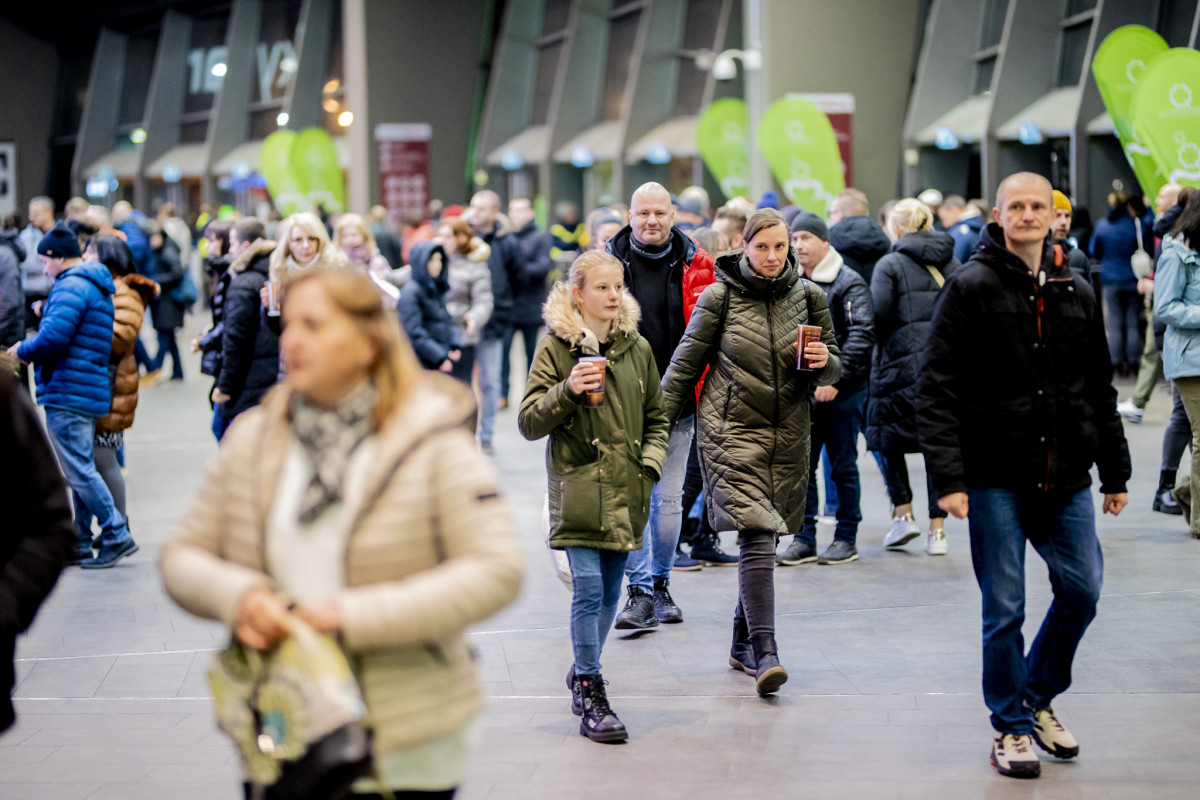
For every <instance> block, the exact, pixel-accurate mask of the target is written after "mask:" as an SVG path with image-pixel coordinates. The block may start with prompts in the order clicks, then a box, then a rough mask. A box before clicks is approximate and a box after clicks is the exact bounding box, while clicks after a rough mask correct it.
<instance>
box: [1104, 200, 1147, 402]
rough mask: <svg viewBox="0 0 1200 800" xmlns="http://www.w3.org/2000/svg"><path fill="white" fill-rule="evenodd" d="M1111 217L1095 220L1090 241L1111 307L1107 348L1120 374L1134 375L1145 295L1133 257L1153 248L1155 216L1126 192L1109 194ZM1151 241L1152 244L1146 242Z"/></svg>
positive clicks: (1105, 298) (1109, 214)
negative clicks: (1142, 293) (1134, 268)
mask: <svg viewBox="0 0 1200 800" xmlns="http://www.w3.org/2000/svg"><path fill="white" fill-rule="evenodd" d="M1108 205H1109V212H1108V217H1107V218H1105V219H1102V220H1100V221H1099V222H1097V223H1096V229H1095V231H1094V232H1093V233H1092V241H1091V243H1090V244H1089V245H1088V249H1089V250H1091V253H1092V258H1094V259H1096V260H1097V261H1099V262H1100V280H1101V283H1102V284H1103V286H1104V304H1105V306H1106V307H1107V309H1108V351H1109V356H1110V358H1111V359H1112V364H1113V370H1114V371H1115V374H1116V375H1117V377H1129V378H1132V377H1135V376H1136V370H1137V367H1136V365H1137V362H1138V359H1139V354H1140V353H1141V350H1142V342H1141V326H1140V319H1141V309H1142V305H1143V304H1142V299H1141V295H1139V294H1138V291H1137V282H1138V279H1137V276H1136V275H1134V273H1133V267H1132V266H1130V259H1131V258H1132V257H1133V254H1134V253H1136V252H1137V251H1139V250H1144V251H1146V252H1147V253H1149V252H1150V251H1152V250H1153V243H1152V241H1151V232H1152V229H1153V224H1154V220H1153V218H1152V217H1151V216H1150V215H1149V214H1148V213H1147V211H1146V208H1145V206H1144V205H1143V204H1142V200H1141V198H1140V197H1129V196H1127V195H1126V194H1125V193H1124V192H1114V193H1112V194H1110V195H1109V196H1108ZM1147 242H1150V244H1147Z"/></svg>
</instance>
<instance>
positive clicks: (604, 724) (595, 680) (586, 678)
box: [575, 673, 629, 744]
mask: <svg viewBox="0 0 1200 800" xmlns="http://www.w3.org/2000/svg"><path fill="white" fill-rule="evenodd" d="M575 680H577V681H579V686H580V691H581V694H582V696H583V719H581V720H580V721H579V735H580V736H586V737H587V738H589V739H591V740H592V741H593V742H605V743H609V744H614V743H617V742H624V741H626V740H627V739H628V738H629V733H628V731H626V730H625V723H623V722H621V720H620V719H618V718H617V715H616V713H615V712H613V710H612V707H611V706H609V704H608V693H607V692H605V691H604V686H605V683H606V681H605V680H604V678H603V677H602V676H601V675H600V674H599V673H597V674H595V675H576V676H575Z"/></svg>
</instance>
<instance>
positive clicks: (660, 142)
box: [625, 117, 700, 164]
mask: <svg viewBox="0 0 1200 800" xmlns="http://www.w3.org/2000/svg"><path fill="white" fill-rule="evenodd" d="M698 123H699V117H676V118H675V119H669V120H667V121H666V122H664V123H662V124H661V125H659V126H658V127H656V128H655V129H654V130H652V131H650V132H649V133H647V134H646V135H645V136H643V137H642V138H640V139H638V140H637V141H636V142H634V143H633V145H632V146H630V147H629V148H628V149H627V150H626V151H625V161H626V162H627V163H630V164H632V163H634V162H637V161H648V160H649V159H650V156H651V150H653V149H656V148H659V147H661V148H664V149H665V150H666V152H667V154H669V155H671V156H672V157H675V156H695V155H698V154H699V152H700V151H699V150H698V149H697V147H696V125H697V124H698Z"/></svg>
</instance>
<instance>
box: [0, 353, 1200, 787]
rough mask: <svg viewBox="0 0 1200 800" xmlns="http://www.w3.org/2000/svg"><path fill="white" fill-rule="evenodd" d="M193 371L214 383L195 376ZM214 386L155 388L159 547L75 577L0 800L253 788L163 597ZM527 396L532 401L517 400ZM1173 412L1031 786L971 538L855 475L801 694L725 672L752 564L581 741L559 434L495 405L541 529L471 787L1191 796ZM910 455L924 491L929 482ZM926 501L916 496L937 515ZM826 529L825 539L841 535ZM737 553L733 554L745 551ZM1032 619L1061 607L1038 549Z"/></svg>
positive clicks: (818, 578)
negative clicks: (1057, 746) (599, 738)
mask: <svg viewBox="0 0 1200 800" xmlns="http://www.w3.org/2000/svg"><path fill="white" fill-rule="evenodd" d="M190 375H191V376H196V375H197V373H196V371H195V369H194V368H193V369H192V370H191V372H190ZM207 388H208V384H207V383H206V382H205V381H202V380H201V379H200V378H198V377H191V379H190V380H189V381H187V382H186V383H183V384H167V385H161V386H158V387H154V388H152V389H150V390H147V391H146V392H145V393H144V395H143V400H142V404H141V406H140V407H139V411H138V414H139V416H138V424H137V426H136V427H135V428H134V430H133V431H132V433H131V434H130V435H129V437H128V450H129V474H128V482H129V495H130V503H131V519H132V523H133V525H134V530H135V534H136V536H137V538H138V541H139V542H140V543H141V545H142V551H141V553H140V554H138V555H137V556H135V557H134V558H133V559H131V560H130V561H129V562H127V563H125V564H123V565H122V566H120V567H119V568H117V569H113V570H110V571H106V572H97V573H84V572H80V571H79V570H71V571H69V572H68V573H67V574H66V575H65V576H64V578H63V580H62V582H61V583H60V585H59V587H58V589H57V590H56V592H55V594H54V595H53V597H52V598H51V600H50V601H49V603H48V604H47V605H46V607H45V608H44V609H43V611H42V613H41V615H40V616H39V618H38V620H37V623H36V624H35V626H34V628H33V629H32V631H31V632H30V633H29V635H28V636H26V637H25V638H24V639H23V640H22V641H21V644H20V648H19V653H18V657H19V658H20V661H19V662H18V664H17V667H18V673H17V674H18V680H19V681H20V683H19V685H18V687H17V690H16V697H17V698H18V699H17V707H18V711H19V713H20V715H21V718H20V721H19V722H18V724H17V725H16V727H15V728H14V729H13V730H12V731H10V732H9V733H8V734H6V735H5V736H3V737H0V798H5V800H10V799H11V800H33V798H55V800H72V799H74V798H78V799H79V800H83V798H87V799H88V800H102V799H103V798H114V799H117V798H119V799H120V800H135V799H137V798H148V799H149V798H153V799H154V800H158V799H159V798H170V799H171V800H190V799H191V798H196V799H197V800H199V799H200V798H203V800H225V799H228V800H232V799H233V798H236V797H239V796H240V793H239V790H238V788H237V786H238V780H239V778H238V776H239V768H238V764H237V761H236V757H235V755H234V752H233V750H232V748H231V747H230V746H229V744H228V743H227V742H226V741H225V739H224V738H223V736H222V735H221V734H220V733H218V732H216V730H215V729H214V725H213V718H212V713H211V707H210V701H209V700H208V699H207V697H208V691H207V687H206V684H205V670H206V668H207V666H208V663H209V661H210V659H211V657H212V651H214V650H215V649H217V648H220V647H221V646H222V645H223V644H224V642H225V639H226V638H227V634H226V632H225V631H223V630H221V629H220V628H219V627H218V626H215V625H213V624H210V623H207V622H203V621H200V620H196V619H193V618H191V617H189V616H187V615H186V614H184V613H183V612H182V611H180V610H179V609H177V608H176V607H175V606H174V605H173V604H172V603H171V602H170V600H168V599H167V598H166V596H165V595H164V594H163V591H162V589H161V587H160V585H159V582H158V576H157V573H156V570H155V559H156V556H157V553H158V550H159V547H160V545H161V543H162V542H163V540H164V539H165V538H166V536H167V535H168V533H169V531H170V528H171V525H172V523H173V522H174V521H175V520H176V519H177V518H178V517H179V516H180V515H181V514H182V513H183V511H184V508H185V504H186V503H187V502H189V499H190V497H191V496H192V494H193V492H194V490H195V488H196V484H197V481H198V480H199V477H200V474H201V469H202V467H203V464H204V462H205V460H206V459H207V458H208V457H209V456H210V455H211V454H212V452H213V451H214V445H213V444H212V442H211V438H210V436H209V434H208V427H207V423H208V420H207V413H206V411H207V405H206V403H205V402H204V393H205V391H206V390H207ZM514 397H516V394H515V393H514ZM1168 407H1169V398H1167V396H1166V393H1165V392H1163V391H1160V393H1159V394H1158V395H1157V396H1156V397H1155V399H1154V401H1153V404H1152V406H1151V408H1150V411H1149V412H1148V413H1147V416H1146V422H1145V423H1143V424H1142V425H1140V426H1132V425H1131V426H1129V428H1128V432H1129V434H1130V437H1131V444H1132V447H1133V452H1134V463H1135V468H1136V475H1135V479H1134V483H1133V487H1132V488H1133V491H1132V494H1131V496H1132V505H1131V506H1130V508H1129V509H1128V511H1127V512H1126V513H1125V514H1124V515H1122V516H1121V517H1120V518H1119V519H1113V518H1111V517H1106V518H1104V519H1103V520H1102V521H1101V523H1100V525H1101V536H1102V540H1103V542H1104V547H1105V553H1106V558H1107V571H1106V583H1105V589H1104V598H1103V600H1102V601H1101V605H1100V614H1099V617H1098V618H1097V620H1096V622H1095V624H1094V625H1093V626H1092V628H1091V630H1090V631H1089V633H1088V635H1087V637H1086V638H1085V640H1084V643H1083V646H1082V648H1081V649H1080V653H1079V658H1078V660H1077V662H1076V667H1077V668H1076V671H1075V685H1074V688H1073V690H1072V691H1071V692H1070V693H1069V694H1067V695H1065V696H1064V697H1062V698H1061V699H1060V700H1059V701H1058V703H1057V704H1056V707H1057V709H1058V711H1059V713H1060V715H1061V716H1062V718H1063V720H1064V722H1066V723H1067V724H1068V725H1069V726H1070V727H1071V729H1072V731H1073V732H1074V733H1075V734H1076V735H1077V736H1078V738H1079V739H1080V740H1081V743H1082V749H1083V752H1082V755H1081V756H1080V758H1079V759H1078V761H1077V762H1075V763H1054V762H1050V761H1049V760H1047V763H1045V764H1044V767H1043V774H1042V778H1041V779H1040V780H1039V781H1036V782H1033V783H1024V782H1016V781H1012V780H1008V779H1004V778H1000V777H998V776H996V775H995V774H994V773H993V771H992V769H991V767H989V766H988V763H987V752H988V747H989V743H990V729H989V726H988V722H987V711H986V709H985V708H984V706H983V702H982V699H981V697H980V694H979V673H980V653H979V600H978V592H977V590H976V587H975V584H974V578H973V575H972V572H971V564H970V558H969V555H968V550H967V542H966V529H965V525H964V524H963V523H956V522H952V523H951V524H950V526H949V529H948V530H949V532H950V554H949V555H948V556H947V557H945V558H928V557H926V556H925V555H924V553H923V552H921V551H920V549H919V547H917V546H916V543H914V545H913V546H912V547H911V548H910V550H911V552H901V553H888V552H884V551H883V549H882V547H881V546H880V540H881V538H882V532H883V530H884V527H885V526H886V517H887V513H888V509H887V505H886V500H885V498H884V494H883V490H882V484H881V480H880V477H879V473H878V471H877V469H876V468H875V466H874V464H873V463H872V461H871V460H870V459H869V458H864V459H862V461H861V463H862V465H863V476H864V498H865V503H864V516H865V518H866V519H865V521H864V523H863V527H862V532H861V535H860V550H861V552H862V561H860V562H858V563H855V564H850V565H846V566H841V567H818V566H815V565H812V566H804V567H793V568H788V569H782V570H780V571H779V572H778V573H777V575H776V591H777V611H778V620H777V622H778V629H779V637H778V638H779V641H780V644H781V648H782V656H783V660H784V663H785V665H786V666H787V667H788V669H789V671H790V674H791V680H790V681H789V683H788V684H787V685H786V686H785V687H784V688H783V691H782V692H781V693H780V694H779V696H778V697H777V698H775V699H772V700H760V699H758V698H757V697H756V696H755V695H754V691H753V684H752V682H751V680H750V679H749V678H748V677H746V676H744V675H741V674H739V673H735V672H733V671H731V670H730V669H728V667H727V666H726V662H725V657H726V654H727V652H728V637H729V627H730V615H731V611H732V605H733V600H734V592H735V586H736V571H735V570H731V569H705V570H704V571H702V572H700V573H689V574H678V573H677V574H676V575H675V576H674V577H673V580H672V591H673V592H674V594H675V597H676V600H677V601H678V602H679V604H680V605H681V606H682V607H683V609H684V612H685V615H686V621H685V622H684V624H682V625H677V626H670V627H667V626H663V627H661V628H659V629H658V630H655V631H653V632H650V633H647V634H644V635H642V636H617V635H614V636H613V637H611V638H610V640H609V645H608V647H607V649H606V652H605V654H604V664H605V677H606V678H608V680H609V681H610V687H609V690H610V696H611V697H612V698H613V702H614V705H615V707H616V709H617V710H618V711H619V712H620V714H621V717H622V719H624V720H625V721H626V723H627V724H628V725H629V728H630V730H631V732H632V738H631V740H630V742H629V743H628V744H627V745H624V746H602V745H596V744H592V743H591V742H588V741H587V740H585V739H583V738H581V737H580V736H579V735H578V732H577V728H578V723H577V721H576V720H575V718H573V717H572V716H571V715H570V713H569V711H568V703H567V699H566V694H565V689H564V686H563V675H564V673H565V672H566V669H567V667H568V665H569V660H570V656H569V653H570V646H569V642H568V637H567V627H566V626H567V611H568V603H569V595H568V594H567V592H566V591H564V589H563V588H562V586H561V585H560V584H558V582H557V581H556V579H555V578H554V577H553V575H552V573H551V570H550V563H549V559H548V558H547V556H546V553H545V551H544V550H543V548H542V546H541V544H540V534H539V530H538V528H539V517H540V509H541V504H542V496H543V493H544V483H543V481H544V467H543V461H542V452H543V451H542V444H541V443H528V442H524V441H523V440H521V439H520V438H519V436H518V435H517V433H516V430H515V424H514V420H515V412H514V411H511V410H510V411H506V412H502V413H501V415H500V417H499V424H498V432H497V442H496V443H497V448H498V450H499V455H498V456H497V457H496V462H497V465H498V466H499V468H500V470H501V474H502V476H503V480H504V484H505V486H506V488H507V492H508V496H509V499H510V501H511V505H512V508H513V513H514V515H515V516H516V519H517V521H518V523H519V525H520V529H521V531H522V534H523V541H524V548H525V551H526V554H527V557H528V576H527V579H526V583H525V587H524V590H523V592H522V595H521V598H520V600H519V601H518V602H517V603H516V604H515V605H514V606H513V607H512V608H510V609H508V610H506V611H505V612H504V613H503V614H501V615H500V616H498V617H496V618H495V619H492V620H489V621H488V622H487V623H486V624H484V625H482V626H480V628H479V629H478V630H475V631H473V632H472V634H471V638H472V641H473V644H474V645H475V646H476V648H477V650H478V651H479V654H480V670H481V673H482V676H483V679H484V680H485V681H486V686H487V689H488V693H489V695H490V696H491V701H490V705H489V709H488V712H487V713H486V714H485V715H484V716H483V717H482V719H481V724H480V728H479V744H478V747H477V750H476V754H475V757H474V760H473V763H472V767H471V771H470V775H469V777H468V779H467V781H466V783H465V784H464V786H463V791H462V792H461V793H460V796H461V797H463V798H468V800H478V799H479V798H489V799H490V800H506V799H507V798H514V799H515V798H521V800H533V799H534V798H580V799H581V800H582V799H584V798H592V797H597V798H599V797H604V798H608V797H612V796H622V797H661V798H688V799H689V800H695V799H697V798H721V799H722V800H733V799H734V798H742V797H746V798H756V799H757V798H761V797H764V796H786V797H804V798H809V799H815V798H864V799H873V798H888V799H889V800H898V799H901V798H922V800H924V799H925V798H956V799H970V798H986V800H1004V798H1009V797H1014V798H1016V797H1021V798H1026V797H1039V798H1089V800H1090V799H1091V798H1111V799H1112V800H1117V799H1118V798H1131V800H1158V798H1185V797H1186V798H1189V800H1190V798H1194V797H1196V796H1197V790H1196V786H1197V784H1198V783H1200V761H1198V760H1197V759H1196V757H1195V742H1196V741H1197V738H1198V735H1200V669H1198V668H1197V666H1196V665H1197V663H1198V662H1200V542H1197V541H1195V540H1193V539H1191V538H1189V537H1188V536H1187V534H1186V531H1185V529H1184V527H1183V525H1182V523H1181V522H1180V521H1178V520H1177V519H1173V518H1168V517H1164V516H1161V515H1157V514H1152V513H1151V512H1150V511H1149V506H1150V499H1151V494H1152V491H1153V488H1154V485H1155V481H1156V479H1157V475H1158V458H1159V456H1158V453H1159V443H1160V439H1161V434H1162V428H1163V424H1164V423H1165V418H1166V414H1167V411H1168V410H1169V408H1168ZM918 464H919V462H918V461H917V460H916V459H914V460H913V461H912V467H913V470H914V483H915V484H916V485H922V484H923V481H922V477H921V474H920V472H919V471H918ZM918 506H920V502H918ZM828 535H829V532H828V531H823V532H822V534H821V538H822V543H823V542H824V539H825V538H826V537H827V536H828ZM726 541H727V547H732V543H731V542H730V541H729V539H728V537H727V540H726ZM1028 575H1029V583H1030V588H1029V602H1028V612H1029V617H1030V619H1031V620H1033V622H1032V623H1031V627H1032V625H1036V623H1037V621H1039V620H1040V619H1041V615H1042V614H1043V612H1044V610H1045V607H1046V604H1047V602H1048V598H1049V590H1048V586H1047V582H1046V579H1045V569H1044V567H1043V565H1042V563H1041V561H1040V560H1039V559H1037V557H1036V556H1033V555H1032V554H1031V557H1030V559H1029V564H1028Z"/></svg>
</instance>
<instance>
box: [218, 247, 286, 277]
mask: <svg viewBox="0 0 1200 800" xmlns="http://www.w3.org/2000/svg"><path fill="white" fill-rule="evenodd" d="M274 250H275V242H273V241H271V240H270V239H259V240H258V241H257V242H255V243H254V244H252V245H250V247H249V248H248V249H247V250H246V252H244V253H242V254H241V255H240V256H238V257H237V258H236V259H234V261H233V263H232V264H230V265H229V271H230V273H232V274H234V275H236V274H238V273H240V272H245V271H246V269H247V268H249V266H250V264H251V263H252V262H253V261H254V259H256V258H258V257H259V256H267V257H270V255H271V253H272V252H273V251H274Z"/></svg>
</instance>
